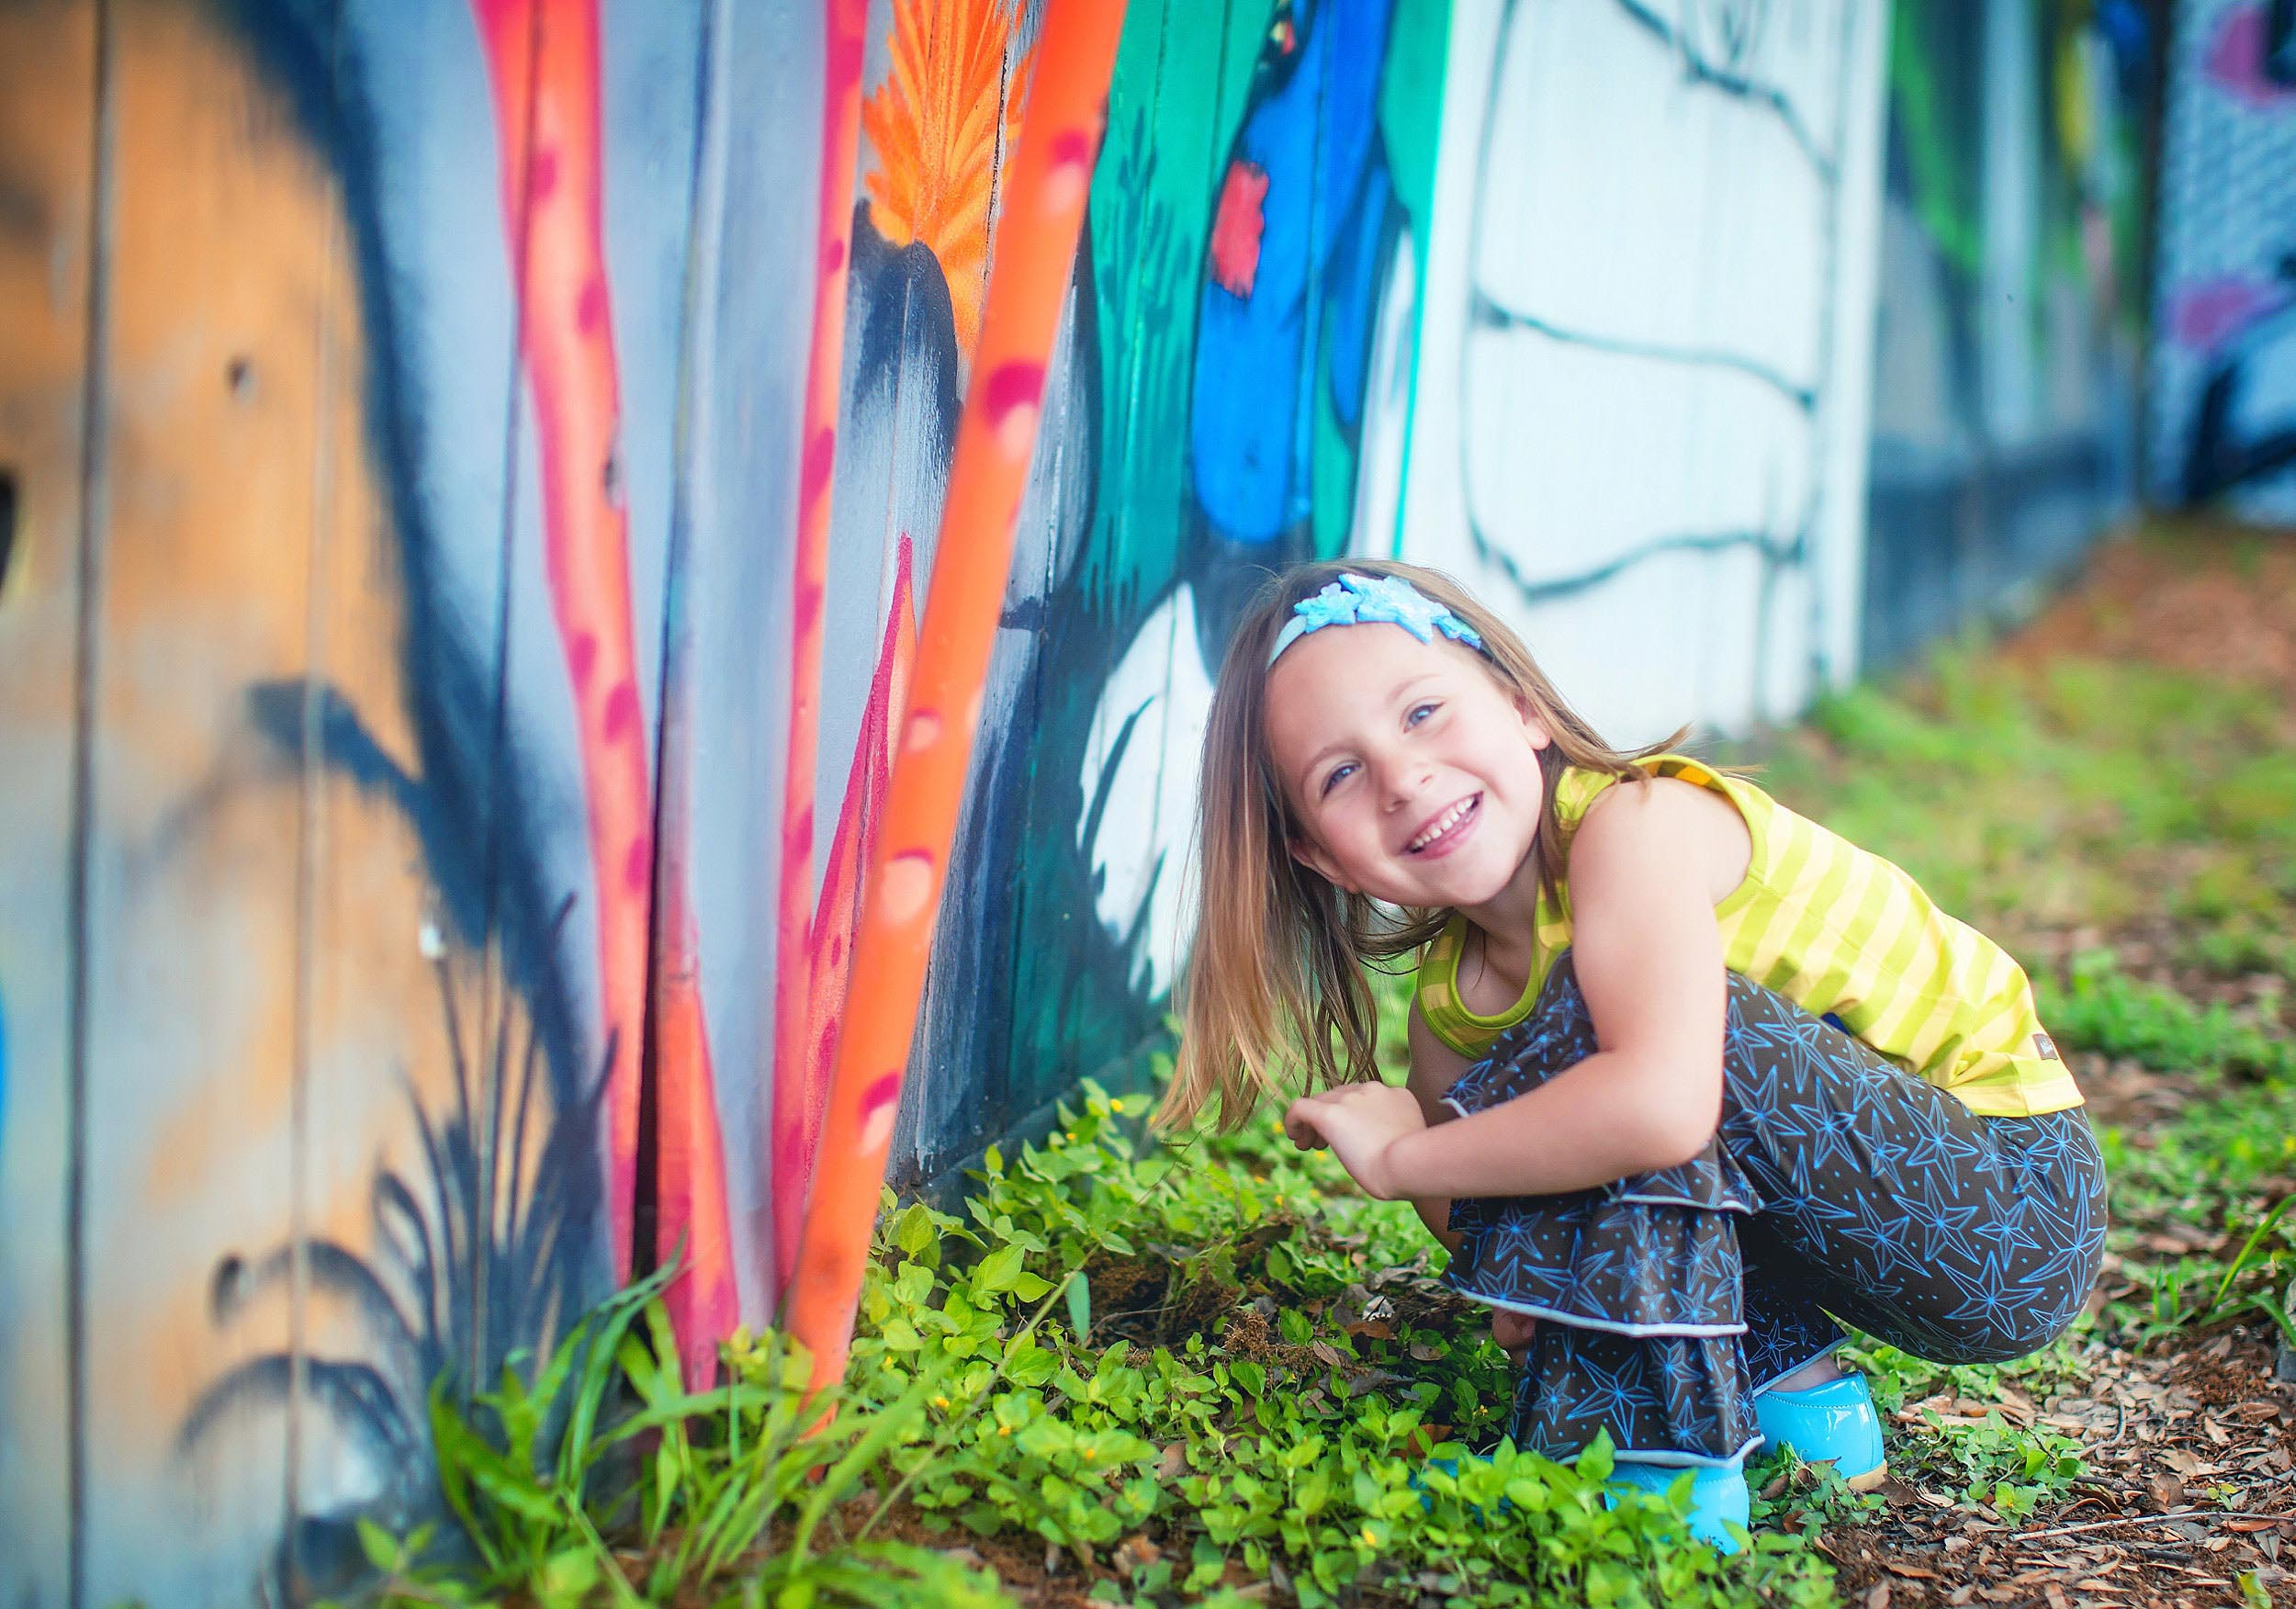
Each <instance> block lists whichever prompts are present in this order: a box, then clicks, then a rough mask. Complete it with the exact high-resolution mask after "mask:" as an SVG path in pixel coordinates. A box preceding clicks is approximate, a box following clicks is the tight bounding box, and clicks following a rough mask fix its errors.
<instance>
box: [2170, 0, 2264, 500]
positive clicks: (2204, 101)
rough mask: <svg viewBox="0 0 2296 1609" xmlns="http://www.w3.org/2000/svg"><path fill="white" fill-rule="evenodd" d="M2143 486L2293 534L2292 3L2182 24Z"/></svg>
mask: <svg viewBox="0 0 2296 1609" xmlns="http://www.w3.org/2000/svg"><path fill="white" fill-rule="evenodd" d="M2160 186H2161V196H2160V219H2159V228H2158V248H2157V249H2158V253H2159V255H2158V267H2157V273H2156V276H2155V291H2156V299H2155V309H2154V330H2153V366H2152V395H2151V417H2150V440H2149V441H2148V443H2147V447H2148V455H2147V468H2148V478H2149V484H2150V488H2151V490H2152V493H2153V495H2154V497H2155V498H2156V499H2157V500H2159V501H2162V502H2165V503H2172V504H2173V503H2181V504H2200V503H2206V502H2218V503H2221V504H2223V506H2225V507H2228V508H2230V509H2232V510H2234V512H2238V513H2240V514H2242V515H2244V516H2245V517H2247V518H2249V519H2252V520H2258V521H2264V522H2268V523H2276V524H2282V525H2287V524H2296V6H2290V5H2289V4H2288V0H2194V3H2193V4H2189V5H2185V6H2178V9H2177V12H2176V31H2175V35H2174V37H2173V39H2171V40H2170V42H2169V58H2168V106H2167V119H2166V128H2165V129H2164V133H2163V148H2162V152H2161V178H2160Z"/></svg>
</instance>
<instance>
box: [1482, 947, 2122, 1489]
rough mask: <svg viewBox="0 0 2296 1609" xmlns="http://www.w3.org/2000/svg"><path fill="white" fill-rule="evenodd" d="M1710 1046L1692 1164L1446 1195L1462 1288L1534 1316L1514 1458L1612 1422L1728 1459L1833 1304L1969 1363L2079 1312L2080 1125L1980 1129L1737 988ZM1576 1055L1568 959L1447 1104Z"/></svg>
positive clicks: (2046, 1336)
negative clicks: (1711, 1107) (1712, 1127)
mask: <svg viewBox="0 0 2296 1609" xmlns="http://www.w3.org/2000/svg"><path fill="white" fill-rule="evenodd" d="M1725 1048H1726V1064H1725V1087H1724V1108H1723V1121H1722V1126H1721V1130H1720V1131H1719V1132H1718V1133H1717V1135H1716V1142H1715V1144H1714V1145H1712V1146H1710V1147H1709V1149H1708V1151H1707V1153H1706V1154H1705V1156H1703V1157H1701V1158H1700V1159H1698V1160H1697V1161H1695V1162H1694V1163H1692V1164H1688V1165H1684V1166H1683V1167H1680V1168H1670V1169H1667V1170H1665V1171H1664V1172H1663V1173H1660V1174H1652V1175H1646V1176H1640V1177H1638V1178H1633V1179H1626V1180H1621V1181H1619V1182H1618V1183H1617V1184H1616V1185H1614V1186H1612V1187H1609V1188H1607V1189H1605V1190H1599V1191H1586V1192H1581V1193H1579V1194H1578V1195H1575V1196H1570V1197H1552V1198H1512V1199H1464V1200H1460V1201H1458V1202H1456V1203H1455V1204H1454V1207H1453V1218H1452V1227H1453V1228H1454V1229H1458V1230H1460V1231H1462V1232H1463V1240H1462V1244H1461V1250H1460V1255H1458V1257H1457V1258H1456V1259H1455V1260H1454V1263H1453V1266H1452V1271H1451V1274H1450V1279H1451V1282H1452V1283H1453V1284H1454V1286H1456V1287H1457V1288H1459V1289H1461V1290H1462V1291H1464V1292H1466V1293H1467V1294H1469V1295H1471V1296H1474V1297H1476V1298H1478V1299H1479V1300H1484V1301H1488V1302H1491V1303H1493V1304H1494V1305H1498V1306H1503V1307H1512V1308H1514V1309H1516V1310H1517V1311H1528V1312H1532V1313H1535V1314H1536V1316H1538V1317H1539V1318H1540V1319H1541V1321H1542V1322H1541V1323H1540V1324H1539V1328H1538V1336H1537V1342H1536V1345H1534V1347H1533V1348H1532V1350H1531V1353H1530V1356H1528V1357H1527V1358H1526V1359H1525V1365H1524V1367H1523V1369H1522V1372H1521V1374H1520V1375H1519V1376H1518V1379H1517V1384H1516V1390H1515V1397H1514V1410H1515V1412H1514V1437H1515V1440H1516V1442H1517V1443H1518V1445H1522V1446H1535V1447H1538V1448H1540V1449H1541V1450H1544V1451H1548V1452H1550V1453H1553V1454H1556V1455H1557V1456H1567V1455H1568V1454H1569V1453H1570V1452H1571V1451H1574V1450H1575V1449H1576V1448H1577V1447H1578V1446H1581V1445H1583V1443H1584V1442H1585V1440H1586V1439H1587V1438H1588V1437H1590V1436H1591V1435H1593V1431H1594V1430H1595V1429H1597V1428H1606V1429H1608V1430H1609V1431H1610V1433H1611V1436H1612V1439H1613V1441H1614V1442H1615V1443H1617V1444H1618V1445H1619V1446H1620V1447H1621V1448H1622V1449H1625V1450H1627V1451H1628V1452H1629V1453H1630V1454H1631V1455H1632V1456H1635V1457H1655V1458H1657V1459H1659V1460H1660V1461H1664V1460H1665V1459H1668V1458H1670V1457H1672V1458H1680V1459H1685V1460H1704V1461H1707V1462H1725V1461H1728V1460H1730V1459H1732V1458H1734V1457H1736V1456H1737V1455H1738V1453H1739V1451H1741V1450H1742V1448H1743V1446H1744V1445H1745V1443H1746V1441H1749V1440H1750V1439H1751V1431H1752V1426H1753V1423H1754V1420H1753V1411H1752V1407H1751V1398H1752V1396H1753V1393H1754V1392H1755V1391H1756V1390H1758V1389H1760V1388H1761V1387H1762V1386H1764V1385H1767V1384H1769V1383H1770V1382H1771V1381H1773V1380H1774V1379H1777V1378H1781V1377H1783V1376H1784V1375H1786V1374H1788V1373H1790V1372H1792V1371H1793V1370H1794V1369H1795V1368H1797V1367H1801V1366H1802V1365H1803V1364H1806V1363H1807V1362H1809V1361H1811V1360H1812V1359H1813V1358H1815V1357H1817V1356H1822V1355H1823V1354H1824V1352H1826V1351H1827V1350H1828V1349H1829V1348H1830V1347H1831V1345H1834V1344H1835V1343H1836V1342H1837V1341H1838V1340H1839V1338H1840V1337H1839V1334H1838V1333H1837V1332H1835V1331H1834V1330H1833V1329H1832V1327H1831V1325H1830V1324H1829V1322H1827V1321H1826V1319H1825V1318H1824V1312H1825V1311H1831V1312H1833V1313H1837V1314H1840V1316H1841V1317H1843V1318H1845V1319H1847V1320H1849V1321H1850V1322H1853V1323H1856V1324H1858V1325H1860V1326H1861V1327H1863V1328H1864V1329H1866V1330H1868V1331H1871V1332H1872V1333H1875V1334H1877V1335H1879V1336H1881V1337H1882V1338H1883V1339H1885V1340H1887V1341H1890V1342H1892V1343H1894V1344H1896V1345H1901V1346H1904V1347H1906V1348H1907V1349H1908V1350H1911V1351H1918V1352H1920V1353H1921V1354H1923V1355H1924V1356H1932V1357H1937V1358H1941V1359H1947V1360H1980V1359H1998V1358H2006V1357H2013V1356H2021V1355H2022V1354H2024V1353H2026V1352H2030V1351H2032V1350H2034V1349H2035V1348H2037V1347H2039V1346H2041V1345H2045V1344H2046V1343H2047V1342H2048V1341H2049V1340H2050V1339H2052V1338H2053V1337H2054V1335H2055V1334H2057V1333H2060V1332H2061V1331H2062V1330H2063V1329H2064V1327H2065V1325H2066V1324H2067V1323H2069V1322H2071V1320H2072V1318H2073V1316H2074V1315H2075V1314H2076V1313H2077V1311H2079V1308H2080V1305H2081V1303H2082V1301H2083V1300H2085V1299H2086V1297H2087V1294H2088V1288H2089V1286H2090V1284H2091V1283H2092V1282H2093V1281H2094V1279H2095V1277H2096V1273H2097V1269H2098V1264H2099V1258H2100V1255H2101V1249H2102V1240H2103V1230H2104V1212H2103V1170H2102V1167H2101V1165H2099V1160H2098V1158H2097V1154H2096V1147H2095V1143H2094V1140H2093V1138H2092V1137H2091V1136H2090V1134H2089V1131H2088V1124H2087V1122H2086V1120H2084V1119H2082V1117H2081V1116H2080V1114H2079V1113H2078V1112H2071V1113H2064V1114H2057V1115H2054V1116H2053V1117H2049V1118H2039V1119H2016V1120H2009V1119H1990V1120H1988V1119H1983V1118H1978V1117H1975V1115H1973V1114H1971V1113H1970V1112H1969V1111H1968V1109H1967V1108H1964V1107H1963V1106H1962V1105H1961V1103H1960V1102H1959V1101H1957V1100H1955V1099H1953V1097H1951V1096H1948V1095H1946V1094H1944V1093H1943V1092H1942V1091H1941V1090H1938V1089H1936V1088H1935V1087H1934V1086H1930V1085H1929V1084H1927V1083H1925V1082H1923V1081H1922V1080H1920V1079H1918V1078H1914V1077H1912V1076H1911V1075H1908V1074H1906V1073H1904V1072H1903V1071H1901V1070H1900V1069H1898V1068H1897V1067H1896V1066H1895V1065H1894V1064H1893V1063H1889V1062H1888V1061H1886V1060H1885V1058H1883V1057H1881V1056H1880V1055H1878V1054H1877V1053H1876V1052H1874V1051H1872V1050H1871V1049H1870V1048H1869V1047H1867V1046H1866V1045H1864V1044H1863V1042H1862V1041H1857V1040H1855V1039H1853V1038H1851V1036H1850V1035H1848V1034H1845V1033H1842V1032H1841V1031H1840V1030H1837V1029H1835V1028H1833V1027H1830V1026H1829V1025H1828V1024H1826V1023H1824V1022H1822V1021H1820V1020H1818V1018H1813V1017H1811V1016H1809V1014H1808V1013H1806V1012H1805V1011H1802V1010H1801V1009H1800V1008H1799V1007H1795V1006H1794V1005H1793V1004H1792V1003H1791V1002H1788V1001H1786V1000H1784V999H1783V998H1781V997H1780V996H1775V995H1773V994H1771V993H1770V992H1769V991H1767V990H1763V989H1761V988H1760V987H1759V986H1757V985H1752V984H1749V983H1747V982H1746V981H1745V980H1744V979H1742V978H1739V977H1736V976H1733V977H1732V978H1731V980H1730V995H1729V1021H1728V1035H1727V1039H1726V1047H1725ZM1594 1049H1595V1041H1594V1034H1593V1022H1592V1018H1590V1016H1589V1014H1588V1013H1587V1011H1586V1007H1585V1002H1584V999H1583V997H1582V996H1581V994H1580V992H1579V989H1578V985H1577V980H1576V977H1575V975H1574V974H1573V973H1572V972H1571V969H1570V959H1569V957H1567V956H1566V957H1564V958H1562V959H1561V960H1560V961H1559V962H1557V964H1556V966H1555V969H1554V972H1553V973H1552V974H1551V975H1550V976H1549V978H1548V982H1547V985H1546V986H1545V988H1544V990H1543V991H1542V993H1541V996H1540V998H1539V1002H1538V1005H1537V1007H1536V1010H1535V1011H1534V1012H1533V1013H1532V1015H1531V1016H1530V1017H1529V1018H1526V1019H1525V1021H1524V1022H1522V1023H1519V1024H1517V1025H1516V1026H1515V1027H1514V1029H1512V1030H1509V1031H1508V1033H1507V1034H1506V1035H1505V1036H1504V1037H1503V1040H1502V1041H1500V1043H1499V1044H1498V1045H1497V1046H1496V1047H1494V1049H1493V1052H1492V1054H1491V1057H1490V1058H1489V1059H1488V1060H1487V1061H1486V1062H1484V1063H1479V1064H1478V1065H1477V1066H1476V1067H1475V1068H1473V1069H1471V1070H1470V1071H1469V1073H1468V1074H1467V1075H1464V1076H1463V1077H1462V1078H1461V1079H1460V1080H1459V1083H1458V1086H1455V1088H1454V1090H1453V1094H1452V1104H1453V1105H1455V1106H1456V1107H1458V1108H1459V1109H1460V1110H1462V1111H1479V1110H1482V1109H1485V1108H1488V1107H1490V1106H1491V1105H1494V1104H1497V1103H1498V1102H1500V1101H1502V1100H1505V1099H1511V1098H1513V1097H1515V1096H1518V1095H1521V1094H1524V1093H1525V1092H1526V1091H1527V1090H1529V1089H1531V1088H1534V1087H1536V1086H1537V1085H1539V1084H1541V1083H1544V1082H1545V1081H1546V1080H1547V1079H1548V1078H1550V1077H1552V1076H1554V1075H1557V1074H1559V1073H1561V1072H1563V1071H1565V1070H1567V1069H1568V1068H1570V1067H1571V1066H1574V1065H1576V1064H1577V1063H1579V1062H1580V1061H1582V1060H1584V1059H1585V1058H1586V1057H1587V1056H1588V1055H1591V1054H1593V1051H1594ZM1757 1211H1758V1215H1756V1216H1752V1217H1748V1216H1745V1214H1748V1213H1756V1212H1757ZM1749 1261H1750V1263H1751V1265H1752V1266H1751V1269H1749V1267H1748V1266H1747V1265H1748V1262H1749Z"/></svg>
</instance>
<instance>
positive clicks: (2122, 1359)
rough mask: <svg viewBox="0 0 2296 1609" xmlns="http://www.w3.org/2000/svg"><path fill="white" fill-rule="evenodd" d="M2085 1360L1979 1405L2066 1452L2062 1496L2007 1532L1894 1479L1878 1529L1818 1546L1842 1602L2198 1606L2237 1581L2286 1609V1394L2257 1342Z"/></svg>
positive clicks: (2294, 1396)
mask: <svg viewBox="0 0 2296 1609" xmlns="http://www.w3.org/2000/svg"><path fill="white" fill-rule="evenodd" d="M2083 1362H2084V1363H2086V1364H2087V1365H2088V1378H2087V1379H2086V1380H2084V1381H2081V1382H2079V1383H2078V1384H2076V1385H2072V1386H2068V1387H2065V1388H2064V1389H2063V1390H2061V1391H2060V1392H2058V1393H2057V1394H2055V1395H2054V1396H2049V1397H2045V1398H2043V1399H2042V1400H2040V1401H2032V1400H2020V1399H2017V1398H2014V1397H2013V1398H2011V1400H2010V1401H2008V1402H2006V1403H1994V1404H1990V1405H1989V1406H1990V1407H1991V1408H1992V1409H1994V1410H1995V1411H1998V1412H2001V1413H2002V1414H2003V1415H2004V1416H2005V1417H2008V1418H2011V1419H2016V1420H2020V1421H2023V1422H2026V1423H2040V1424H2043V1425H2046V1426H2048V1427H2050V1428H2052V1429H2054V1430H2057V1431H2060V1432H2062V1433H2063V1434H2065V1435H2070V1436H2073V1437H2075V1438H2076V1439H2077V1440H2078V1441H2079V1442H2080V1443H2081V1449H2082V1455H2083V1457H2084V1458H2085V1459H2086V1460H2087V1463H2088V1473H2087V1475H2086V1476H2085V1477H2084V1479H2083V1480H2082V1481H2081V1483H2080V1486H2079V1488H2078V1489H2077V1494H2076V1495H2075V1496H2074V1498H2073V1499H2072V1501H2071V1502H2066V1503H2065V1504H2063V1505H2061V1506H2059V1507H2057V1508H2055V1509H2054V1510H2053V1511H2051V1512H2049V1513H2046V1514H2043V1515H2036V1516H2034V1517H2033V1518H2032V1519H2030V1520H2024V1521H2006V1520H2003V1519H2002V1518H2000V1517H1999V1516H1998V1515H1995V1514H1993V1513H1991V1512H1990V1511H1988V1510H1985V1509H1983V1508H1981V1507H1977V1506H1975V1505H1971V1504H1968V1503H1964V1502H1960V1501H1958V1500H1957V1498H1956V1497H1954V1496H1953V1495H1950V1494H1945V1493H1940V1492H1938V1491H1916V1490H1915V1489H1913V1488H1912V1487H1909V1486H1906V1485H1903V1484H1901V1483H1898V1482H1896V1481H1892V1482H1890V1483H1889V1484H1888V1485H1887V1486H1885V1488H1884V1493H1885V1496H1886V1498H1887V1499H1888V1502H1889V1508H1888V1511H1887V1515H1886V1517H1885V1518H1884V1519H1882V1520H1879V1521H1877V1522H1875V1523H1871V1524H1866V1525H1838V1526H1836V1527H1834V1528H1833V1529H1831V1530H1829V1531H1828V1532H1827V1533H1826V1534H1825V1536H1823V1537H1822V1538H1821V1539H1820V1541H1819V1544H1818V1546H1819V1547H1822V1548H1823V1549H1824V1550H1825V1552H1826V1553H1827V1554H1828V1555H1829V1557H1831V1558H1833V1560H1834V1561H1835V1563H1836V1564H1837V1565H1839V1566H1840V1570H1841V1577H1840V1584H1841V1590H1842V1595H1843V1598H1844V1601H1845V1602H1848V1603H1856V1604H1863V1605H1864V1609H1888V1606H1890V1605H1896V1606H1897V1609H1913V1606H1916V1605H1928V1604H1951V1605H1955V1606H1956V1609H1958V1606H1959V1605H1964V1604H1969V1603H1984V1604H2035V1605H2045V1606H2046V1609H2105V1606H2106V1605H2138V1604H2157V1605H2161V1606H2163V1609H2200V1605H2212V1604H2219V1603H2241V1602H2243V1599H2242V1596H2241V1590H2240V1585H2239V1581H2240V1577H2241V1576H2242V1575H2244V1574H2250V1573H2253V1575H2254V1577H2255V1579H2256V1581H2257V1585H2258V1586H2259V1587H2261V1588H2262V1589H2263V1590H2264V1591H2265V1592H2268V1593H2269V1594H2270V1596H2271V1599H2272V1601H2273V1602H2274V1603H2296V1386H2289V1385H2285V1384H2281V1383H2279V1382H2278V1381H2276V1380H2274V1378H2272V1347H2271V1345H2270V1343H2269V1341H2268V1340H2267V1339H2265V1338H2264V1337H2262V1336H2259V1335H2257V1334H2254V1333H2249V1332H2248V1331H2246V1330H2245V1329H2234V1330H2227V1331H2224V1332H2222V1333H2218V1334H2216V1335H2215V1336H2213V1337H2211V1338H2208V1339H2206V1340H2201V1341H2199V1342H2198V1343H2197V1345H2196V1344H2194V1343H2192V1342H2187V1343H2186V1344H2185V1345H2182V1346H2180V1347H2179V1348H2178V1350H2176V1351H2173V1352H2168V1353H2165V1354H2162V1355H2159V1356H2135V1357H2132V1356H2129V1355H2128V1354H2126V1353H2123V1352H2120V1351H2117V1350H2114V1349H2111V1348H2109V1347H2106V1346H2104V1345H2101V1344H2099V1345H2095V1346H2094V1347H2093V1348H2092V1349H2091V1356H2085V1357H2084V1358H2083ZM1921 1406H1923V1407H1927V1408H1929V1409H1930V1410H1931V1411H1932V1412H1940V1413H1941V1414H1953V1413H1954V1412H1962V1413H1964V1414H1967V1413H1968V1412H1970V1411H1973V1410H1974V1411H1977V1412H1983V1409H1981V1408H1980V1405H1978V1404H1976V1403H1970V1402H1954V1401H1952V1400H1950V1399H1939V1398H1932V1399H1930V1402H1929V1403H1927V1404H1923V1405H1921ZM1907 1412H1917V1410H1916V1409H1914V1408H1913V1407H1911V1406H1909V1407H1908V1410H1907Z"/></svg>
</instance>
